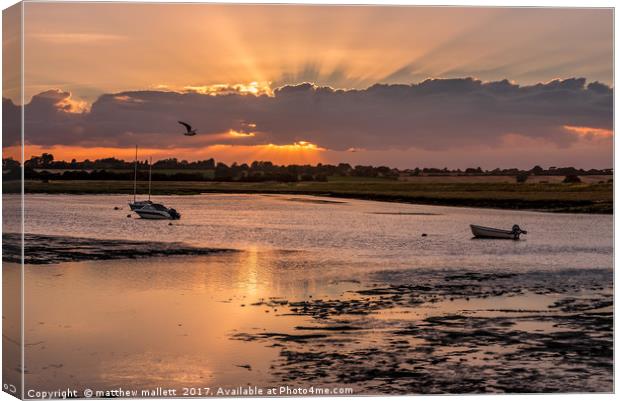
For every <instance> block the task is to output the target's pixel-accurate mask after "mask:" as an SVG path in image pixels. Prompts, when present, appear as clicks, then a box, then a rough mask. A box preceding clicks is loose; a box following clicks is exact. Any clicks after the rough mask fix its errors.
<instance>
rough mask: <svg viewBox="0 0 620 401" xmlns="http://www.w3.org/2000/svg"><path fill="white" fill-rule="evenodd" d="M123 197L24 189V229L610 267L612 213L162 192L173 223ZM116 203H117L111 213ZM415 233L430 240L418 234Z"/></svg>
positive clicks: (315, 252) (431, 261)
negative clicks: (483, 236)
mask: <svg viewBox="0 0 620 401" xmlns="http://www.w3.org/2000/svg"><path fill="white" fill-rule="evenodd" d="M128 198H129V197H128V196H123V195H110V196H106V195H97V196H74V195H56V196H50V195H28V196H27V197H26V232H28V233H36V234H55V235H67V236H82V237H87V238H105V239H144V240H155V241H181V242H186V243H190V244H195V245H200V246H213V247H225V248H237V249H256V250H303V251H308V252H309V253H311V254H312V256H309V257H308V258H309V259H310V260H312V261H315V262H322V261H325V262H328V261H329V262H331V261H336V262H342V261H344V262H346V263H349V262H355V263H363V264H364V265H369V264H372V265H379V266H393V267H399V266H405V267H411V266H419V267H440V268H463V267H471V268H480V269H484V268H491V269H497V268H501V267H506V268H536V269H554V268H567V267H575V268H579V267H587V268H596V267H606V268H608V267H610V266H611V261H612V250H613V231H612V230H613V226H612V224H613V217H612V216H610V215H574V214H551V213H534V212H520V211H505V210H493V209H473V208H452V207H438V206H422V205H407V204H398V203H382V202H369V201H358V200H346V201H343V203H311V201H316V200H321V199H323V198H314V197H312V198H310V197H302V196H288V195H270V196H264V195H198V196H160V197H158V198H157V200H158V201H161V202H164V203H165V204H166V205H169V206H172V207H175V208H176V209H177V210H179V211H180V212H181V213H182V214H183V218H182V219H181V220H179V221H175V222H174V225H173V226H169V225H168V224H167V223H166V222H162V221H146V220H140V219H137V218H135V217H136V216H135V214H134V215H133V218H126V215H127V214H128V213H130V212H129V210H128V207H127V201H128V200H129V199H128ZM15 199H16V198H15ZM15 199H13V201H15ZM304 200H305V201H304ZM325 200H327V201H333V198H325ZM115 206H119V207H122V208H123V209H122V210H113V208H114V207H115ZM388 213H394V214H388ZM399 213H400V214H399ZM407 213H410V214H407ZM416 213H417V214H416ZM424 213H431V215H425V214H424ZM515 223H516V224H519V225H520V226H521V227H522V228H523V229H526V230H528V231H529V234H528V235H526V236H524V239H525V240H524V241H518V242H512V241H472V240H471V232H470V229H469V224H479V225H487V226H493V227H501V228H507V229H509V228H510V227H512V225H513V224H515ZM423 233H426V234H427V235H428V236H426V237H422V234H423Z"/></svg>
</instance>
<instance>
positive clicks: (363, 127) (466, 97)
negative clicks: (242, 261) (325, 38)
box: [3, 78, 613, 150]
mask: <svg viewBox="0 0 620 401" xmlns="http://www.w3.org/2000/svg"><path fill="white" fill-rule="evenodd" d="M612 99H613V93H612V89H611V88H610V87H608V86H606V85H604V84H601V83H598V82H594V83H589V84H587V85H586V81H585V79H583V78H571V79H565V80H556V81H552V82H548V83H540V84H536V85H530V86H519V85H516V84H513V83H511V82H509V81H506V80H504V81H497V82H481V81H478V80H475V79H472V78H463V79H433V80H426V81H424V82H421V83H419V84H413V85H387V84H377V85H373V86H371V87H369V88H367V89H363V90H336V89H332V88H330V87H318V86H315V85H313V84H310V83H302V84H298V85H287V86H283V87H281V88H278V89H276V90H275V91H274V95H273V96H266V95H262V96H254V95H240V94H229V95H218V96H210V95H205V94H200V93H176V92H161V91H136V92H122V93H116V94H106V95H103V96H101V97H99V99H97V101H95V102H94V103H93V105H92V107H91V109H90V111H88V112H76V111H78V110H79V109H78V108H76V106H75V105H74V104H73V103H72V101H71V99H70V95H69V93H67V92H62V91H48V92H44V93H41V94H39V95H37V96H34V97H33V99H32V101H31V102H30V103H29V104H28V105H27V106H26V112H25V116H26V117H25V120H26V141H27V142H28V143H32V144H38V145H58V144H62V145H82V146H131V145H133V144H135V143H139V144H141V146H153V147H159V148H163V147H176V146H199V145H201V144H207V143H214V142H215V143H242V144H261V143H274V144H289V143H292V142H294V141H299V140H305V141H310V142H313V143H316V144H318V145H319V146H322V147H325V148H329V149H334V150H345V149H349V148H364V149H369V150H372V149H389V148H399V149H406V148H411V147H415V148H420V149H447V148H455V147H459V146H464V145H477V144H487V145H489V144H490V145H493V144H496V143H499V142H500V141H501V139H502V136H503V135H505V134H519V135H523V136H526V137H530V138H535V139H538V138H543V139H547V140H549V141H553V142H555V143H556V144H559V145H568V144H570V142H571V141H573V140H575V135H574V134H573V133H571V132H569V131H567V130H565V129H564V128H563V127H564V126H565V125H570V126H585V127H593V128H602V129H612V119H613V109H612ZM3 107H8V108H9V109H10V108H11V107H13V106H12V103H10V102H8V101H5V102H3ZM177 120H183V121H190V122H191V123H192V124H193V125H194V126H196V127H197V128H198V130H199V132H200V135H198V136H196V137H193V138H187V137H183V136H182V135H180V133H181V131H182V130H181V129H180V127H179V126H178V124H177ZM249 124H256V127H255V128H252V129H253V130H254V131H255V133H256V134H255V136H244V137H233V136H228V135H216V134H221V133H223V132H227V131H228V130H230V129H233V130H238V131H240V132H241V131H243V132H248V125H249ZM252 127H253V126H252ZM5 145H6V144H5Z"/></svg>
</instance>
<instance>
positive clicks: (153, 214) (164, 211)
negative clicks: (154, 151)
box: [129, 146, 181, 220]
mask: <svg viewBox="0 0 620 401" xmlns="http://www.w3.org/2000/svg"><path fill="white" fill-rule="evenodd" d="M152 165H153V160H152V158H151V159H150V160H149V198H148V199H147V200H143V201H137V200H136V189H137V180H138V146H136V161H135V167H134V181H133V202H130V203H129V208H130V209H131V210H132V211H134V212H136V213H137V214H138V216H140V218H143V219H149V220H178V219H180V218H181V214H180V213H179V212H177V211H176V210H175V209H173V208H169V207H166V206H164V205H163V204H161V203H154V202H152V201H151V170H152Z"/></svg>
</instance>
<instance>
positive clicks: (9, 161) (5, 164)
mask: <svg viewBox="0 0 620 401" xmlns="http://www.w3.org/2000/svg"><path fill="white" fill-rule="evenodd" d="M14 168H19V162H18V161H17V160H14V159H13V158H12V157H9V158H6V159H2V170H11V169H14Z"/></svg>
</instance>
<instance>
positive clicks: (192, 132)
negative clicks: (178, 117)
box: [178, 121, 196, 136]
mask: <svg viewBox="0 0 620 401" xmlns="http://www.w3.org/2000/svg"><path fill="white" fill-rule="evenodd" d="M178 123H179V124H181V125H182V126H184V127H185V130H186V131H187V132H185V133H183V135H186V136H194V135H196V130H195V129H193V128H192V126H191V125H189V124H188V123H184V122H183V121H178Z"/></svg>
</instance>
